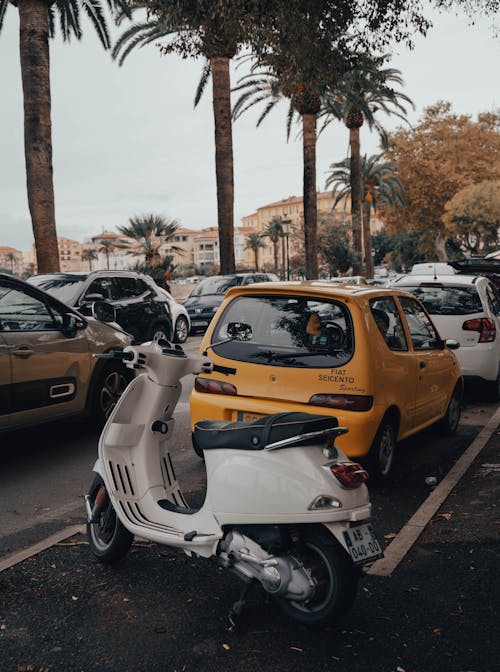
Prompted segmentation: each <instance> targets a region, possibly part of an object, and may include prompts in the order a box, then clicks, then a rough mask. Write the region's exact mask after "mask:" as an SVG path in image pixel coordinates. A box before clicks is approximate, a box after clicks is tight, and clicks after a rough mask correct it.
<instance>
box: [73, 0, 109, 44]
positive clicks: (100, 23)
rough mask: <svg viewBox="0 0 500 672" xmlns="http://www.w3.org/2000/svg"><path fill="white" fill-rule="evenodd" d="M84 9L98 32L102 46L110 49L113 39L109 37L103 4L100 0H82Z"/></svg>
mask: <svg viewBox="0 0 500 672" xmlns="http://www.w3.org/2000/svg"><path fill="white" fill-rule="evenodd" d="M80 3H81V5H82V8H83V11H84V12H85V13H86V14H87V16H88V17H89V19H90V21H91V23H92V25H93V26H94V29H95V31H96V33H97V37H98V38H99V40H100V42H101V44H102V46H103V47H104V48H105V49H109V48H110V46H111V40H110V38H109V32H108V27H107V25H106V19H105V17H104V13H103V11H102V5H101V3H100V1H99V0H80Z"/></svg>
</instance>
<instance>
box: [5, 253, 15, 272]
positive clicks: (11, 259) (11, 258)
mask: <svg viewBox="0 0 500 672" xmlns="http://www.w3.org/2000/svg"><path fill="white" fill-rule="evenodd" d="M6 256H7V260H8V261H9V263H10V270H11V271H12V273H14V264H15V261H16V255H15V254H14V252H9V253H8V254H7V255H6Z"/></svg>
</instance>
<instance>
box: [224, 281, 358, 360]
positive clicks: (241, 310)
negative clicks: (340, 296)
mask: <svg viewBox="0 0 500 672" xmlns="http://www.w3.org/2000/svg"><path fill="white" fill-rule="evenodd" d="M230 323H239V324H241V323H243V324H245V325H248V326H249V330H248V331H247V337H246V338H245V340H233V341H228V342H225V343H220V344H219V345H215V346H214V350H215V352H216V353H217V354H218V355H220V356H221V357H226V358H228V359H235V360H238V361H241V362H250V363H254V364H267V365H270V366H288V367H300V368H322V367H338V366H342V365H344V364H346V363H347V362H348V361H349V360H350V359H351V357H352V354H353V350H354V337H353V328H352V320H351V316H350V313H349V311H348V309H347V307H346V306H345V305H344V304H343V303H342V302H339V301H334V300H328V299H318V298H317V297H315V298H314V299H313V298H308V297H304V296H297V295H293V294H290V295H279V296H276V295H273V296H266V295H262V294H258V295H246V296H237V297H235V298H234V299H233V300H232V301H231V302H230V303H229V304H228V306H227V307H226V309H225V310H224V313H223V314H222V315H221V317H220V318H219V320H218V322H217V326H216V328H215V330H214V332H213V334H212V339H211V340H212V343H213V344H215V343H218V342H219V341H224V340H225V339H227V338H228V325H229V324H230Z"/></svg>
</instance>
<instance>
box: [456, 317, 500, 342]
mask: <svg viewBox="0 0 500 672" xmlns="http://www.w3.org/2000/svg"><path fill="white" fill-rule="evenodd" d="M462 329H464V330H465V331H478V332H479V343H491V341H494V340H495V335H496V327H495V323H494V322H493V320H492V319H491V318H490V317H476V318H475V319H473V320H466V321H465V322H464V323H463V324H462Z"/></svg>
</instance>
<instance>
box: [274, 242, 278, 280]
mask: <svg viewBox="0 0 500 672" xmlns="http://www.w3.org/2000/svg"><path fill="white" fill-rule="evenodd" d="M278 242H279V241H278V240H273V254H274V272H275V273H276V274H277V273H278Z"/></svg>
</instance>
